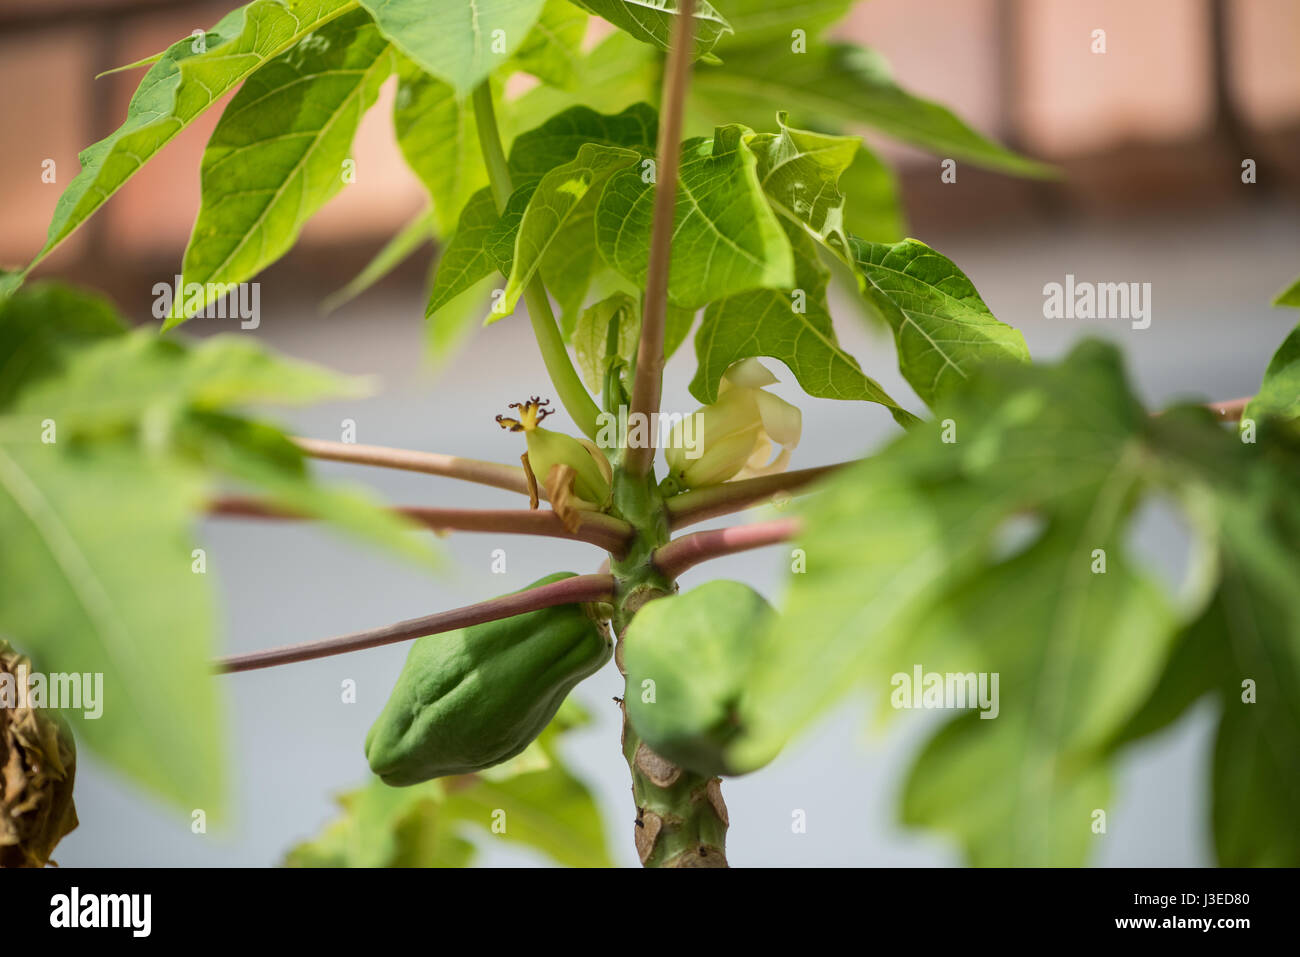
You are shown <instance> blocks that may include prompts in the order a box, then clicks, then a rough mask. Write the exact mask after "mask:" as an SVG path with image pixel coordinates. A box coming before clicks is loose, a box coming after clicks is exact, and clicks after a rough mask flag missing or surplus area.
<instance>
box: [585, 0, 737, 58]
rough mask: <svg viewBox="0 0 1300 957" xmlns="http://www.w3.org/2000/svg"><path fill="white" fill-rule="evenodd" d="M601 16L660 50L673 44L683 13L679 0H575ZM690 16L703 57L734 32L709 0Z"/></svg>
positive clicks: (697, 5)
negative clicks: (680, 11)
mask: <svg viewBox="0 0 1300 957" xmlns="http://www.w3.org/2000/svg"><path fill="white" fill-rule="evenodd" d="M573 2H574V3H576V4H577V5H578V6H580V7H582V8H583V9H584V10H587V11H589V12H591V13H594V14H596V16H598V17H603V18H604V19H606V20H608V21H609V22H610V23H612V24H614V26H616V27H618V28H619V29H620V30H623V31H625V32H626V33H628V34H629V35H631V36H633V37H636V39H638V40H640V41H641V42H642V43H648V44H650V45H651V46H656V47H658V48H659V49H661V50H667V49H668V48H669V46H670V45H671V44H672V39H673V26H674V22H675V21H676V20H677V18H678V17H679V16H680V15H681V14H680V13H679V12H678V7H677V0H573ZM691 19H692V20H694V21H695V23H694V29H693V30H692V31H691V33H692V39H693V42H692V44H691V49H692V52H693V53H694V55H695V56H697V57H700V56H704V55H705V54H707V53H708V52H709V51H710V50H712V49H713V46H714V44H716V43H717V42H718V38H719V37H721V36H722V35H723V34H726V33H730V32H731V26H730V25H729V24H728V23H727V21H726V20H725V19H723V17H722V14H720V13H718V11H717V10H715V9H713V7H712V6H710V5H709V3H708V2H707V0H696V3H695V7H694V10H693V12H692V14H691Z"/></svg>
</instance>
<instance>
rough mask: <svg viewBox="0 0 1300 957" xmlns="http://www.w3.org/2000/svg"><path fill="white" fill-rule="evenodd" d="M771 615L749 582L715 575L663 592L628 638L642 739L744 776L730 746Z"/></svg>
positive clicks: (635, 719) (633, 707)
mask: <svg viewBox="0 0 1300 957" xmlns="http://www.w3.org/2000/svg"><path fill="white" fill-rule="evenodd" d="M773 614H774V612H773V610H772V607H771V606H770V605H768V603H767V602H766V601H765V600H764V599H763V596H762V595H760V594H759V593H758V592H756V591H754V589H752V588H750V587H749V586H748V585H745V584H742V583H740V582H732V581H714V582H709V583H708V584H706V585H701V586H700V587H698V588H694V589H692V590H691V591H688V592H683V593H681V594H678V595H669V596H667V597H665V598H658V599H656V600H654V601H652V602H650V603H649V604H647V605H645V606H644V607H643V608H642V609H641V610H640V611H638V612H637V614H636V617H635V618H633V619H632V623H631V624H630V625H628V628H627V632H626V634H625V635H624V638H623V667H624V668H625V669H626V670H627V689H628V690H627V701H626V706H627V717H628V720H629V721H630V722H632V727H633V728H634V729H635V730H636V732H637V734H639V735H640V736H641V738H642V740H644V741H645V743H646V744H647V745H649V747H650V748H651V749H652V750H653V751H656V752H658V753H659V754H661V755H663V756H664V757H665V758H667V759H668V760H670V761H672V762H673V763H674V764H677V765H680V766H681V767H683V768H686V769H687V770H690V771H695V772H696V773H698V774H705V775H715V774H729V775H730V774H740V773H744V772H747V771H753V770H755V768H754V767H746V768H743V769H742V768H737V767H735V766H734V764H733V763H732V762H730V761H729V760H728V757H727V751H728V749H729V748H730V746H731V745H732V743H733V742H735V741H736V740H737V739H738V738H739V737H740V736H741V735H742V734H743V733H744V726H743V722H742V719H741V713H742V709H741V701H742V699H743V697H744V694H745V680H746V676H747V674H748V673H749V670H750V667H751V665H752V663H753V661H754V660H755V656H756V654H757V652H758V649H759V643H760V641H761V640H762V639H763V636H764V633H765V632H766V630H767V628H768V625H769V623H770V619H771V616H772V615H773Z"/></svg>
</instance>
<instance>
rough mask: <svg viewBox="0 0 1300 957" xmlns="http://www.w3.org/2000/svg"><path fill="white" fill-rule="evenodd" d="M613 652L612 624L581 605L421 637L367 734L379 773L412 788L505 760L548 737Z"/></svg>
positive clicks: (559, 576)
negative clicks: (572, 695) (573, 696)
mask: <svg viewBox="0 0 1300 957" xmlns="http://www.w3.org/2000/svg"><path fill="white" fill-rule="evenodd" d="M572 577H573V572H559V573H557V574H554V575H548V576H547V577H546V578H543V579H541V580H540V581H537V582H534V583H533V584H532V585H530V586H528V587H529V588H536V587H538V586H539V585H549V584H550V583H552V582H557V581H560V580H561V579H564V578H572ZM525 590H527V589H525ZM612 651H613V642H612V641H611V640H610V637H609V630H608V629H607V628H606V626H605V624H604V622H602V621H597V620H596V619H595V618H594V617H593V616H592V615H591V614H589V613H588V610H587V608H586V606H584V605H581V604H574V605H559V606H556V607H554V608H543V609H541V610H540V611H530V612H526V613H525V614H522V615H515V616H514V617H513V618H505V619H502V620H500V621H492V622H487V623H486V624H482V625H473V626H471V627H469V628H462V629H460V630H458V631H451V632H447V633H445V634H440V635H428V636H427V637H424V638H420V639H419V640H417V641H416V642H415V644H414V645H412V646H411V652H410V654H409V655H408V656H407V659H406V664H405V666H404V667H403V668H402V673H401V675H400V676H399V677H398V679H397V684H396V685H395V686H394V688H393V691H392V693H391V694H390V695H389V697H388V703H387V704H386V705H384V710H383V712H382V713H381V714H380V715H379V718H378V719H377V720H376V721H375V723H374V726H373V727H371V729H370V733H369V734H367V735H366V760H367V761H369V762H370V769H371V770H372V771H374V772H375V774H377V775H379V777H380V778H381V779H382V780H383V781H384V783H385V784H390V785H393V786H394V787H402V786H405V785H410V784H419V783H420V782H421V781H428V780H430V779H431V778H438V777H442V776H444V775H447V774H468V773H470V772H474V771H482V770H483V769H484V768H489V767H492V766H493V765H496V764H500V763H501V762H502V761H506V760H508V759H509V758H512V757H514V756H515V755H517V754H519V753H520V752H521V751H523V750H524V748H526V747H528V745H529V744H531V743H532V742H533V740H534V739H535V738H536V737H537V736H538V735H539V734H541V732H542V729H543V728H545V727H546V725H547V724H548V723H549V722H550V720H551V719H552V718H553V717H555V712H556V711H558V710H559V708H560V705H561V704H562V703H563V702H564V699H565V697H566V696H567V695H568V693H569V692H570V691H571V690H572V689H573V686H574V685H576V684H577V683H578V682H579V681H581V680H582V679H583V678H586V677H588V676H589V675H592V674H594V673H595V672H596V671H598V670H599V669H600V667H601V666H602V665H604V664H605V662H607V661H608V660H609V657H610V654H611V652H612Z"/></svg>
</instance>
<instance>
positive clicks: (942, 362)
mask: <svg viewBox="0 0 1300 957" xmlns="http://www.w3.org/2000/svg"><path fill="white" fill-rule="evenodd" d="M851 247H852V250H853V256H854V260H855V263H856V265H857V268H858V273H859V275H860V276H861V278H862V282H863V284H864V285H863V296H864V297H865V298H866V301H867V303H868V305H870V306H871V307H872V308H874V309H875V310H876V311H878V312H879V313H880V314H881V316H882V317H883V318H884V319H885V320H886V321H887V322H888V323H889V325H890V328H892V329H893V331H894V339H895V341H896V343H897V346H898V367H899V370H900V371H901V372H902V373H903V378H905V379H907V382H908V384H909V385H911V387H912V388H913V389H915V390H916V394H917V395H919V396H920V397H921V399H922V401H924V402H925V403H926V404H927V405H930V406H933V405H934V404H935V402H937V401H938V400H940V399H942V398H943V397H944V396H945V395H948V394H949V393H951V392H952V390H953V389H954V388H956V387H957V386H958V385H959V384H960V383H961V382H963V381H965V380H966V379H968V378H970V376H971V374H972V372H973V371H974V369H975V367H976V366H978V365H979V364H980V363H982V362H987V361H990V360H1003V361H1005V360H1013V361H1014V360H1019V361H1025V362H1027V361H1028V360H1029V349H1028V348H1027V347H1026V346H1025V339H1024V336H1022V335H1021V334H1020V332H1019V330H1017V329H1014V328H1012V327H1011V326H1008V325H1006V324H1005V323H1002V322H999V321H998V320H997V319H996V318H995V317H994V315H993V313H991V312H990V311H989V308H988V306H986V305H984V300H982V299H981V298H980V295H979V293H978V292H976V291H975V286H974V285H973V284H972V283H971V281H970V280H969V279H967V278H966V276H965V275H964V274H963V273H962V271H961V270H960V269H958V268H957V267H956V266H955V265H954V264H953V262H952V261H951V260H950V259H948V258H947V257H945V256H942V255H940V254H939V253H937V252H935V251H934V250H933V249H931V248H930V247H929V246H927V245H925V244H924V243H922V242H919V241H917V240H915V239H905V240H903V241H902V242H900V243H892V244H889V243H868V242H862V241H861V240H858V239H856V238H855V239H853V240H852V241H851Z"/></svg>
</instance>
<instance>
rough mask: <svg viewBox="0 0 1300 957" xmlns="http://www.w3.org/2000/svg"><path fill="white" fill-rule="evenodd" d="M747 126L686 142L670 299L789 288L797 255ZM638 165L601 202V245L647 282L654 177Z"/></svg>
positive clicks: (622, 270)
mask: <svg viewBox="0 0 1300 957" xmlns="http://www.w3.org/2000/svg"><path fill="white" fill-rule="evenodd" d="M749 132H750V131H749V130H747V129H745V128H744V127H740V126H725V127H719V128H718V129H717V130H716V131H715V134H714V137H713V139H712V140H703V139H692V140H688V141H686V142H685V143H683V144H682V162H681V170H680V175H679V178H678V189H677V204H676V211H675V214H674V219H673V233H672V260H671V264H670V267H669V275H668V298H669V300H670V301H671V302H672V303H673V304H674V305H677V306H682V307H684V308H688V309H694V308H699V307H700V306H703V305H705V304H706V303H709V302H711V301H713V300H715V299H720V298H726V297H727V296H732V295H736V294H737V293H741V292H745V291H747V290H750V289H758V288H778V289H780V288H789V287H790V286H792V285H793V284H794V257H793V255H792V253H791V251H790V243H789V240H788V239H787V238H786V235H785V232H784V230H783V229H782V228H781V223H780V221H779V220H778V219H777V217H776V214H775V213H774V212H773V211H772V209H771V207H770V206H769V205H768V203H767V199H766V197H765V196H764V194H763V188H762V185H761V184H760V183H759V181H758V175H757V170H756V165H757V164H756V160H755V157H754V154H753V152H752V151H751V150H750V149H749V147H748V145H746V142H745V140H746V136H747V134H748V133H749ZM646 179H647V177H645V176H644V175H643V172H642V170H641V169H639V168H632V169H626V170H622V171H620V172H618V173H616V174H614V176H612V177H611V178H610V180H609V182H608V183H606V184H605V189H604V191H603V192H602V193H601V195H600V199H599V201H598V203H597V207H596V246H597V248H598V249H599V250H600V253H601V255H602V256H603V257H604V258H605V261H606V262H608V263H609V264H610V266H612V267H613V268H614V269H615V270H616V271H617V272H619V274H621V275H622V276H623V277H624V278H625V279H628V280H629V281H631V282H633V283H635V284H636V285H637V286H644V285H645V275H646V266H647V262H648V259H649V253H650V236H651V229H652V219H653V206H654V184H653V183H650V182H646Z"/></svg>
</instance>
